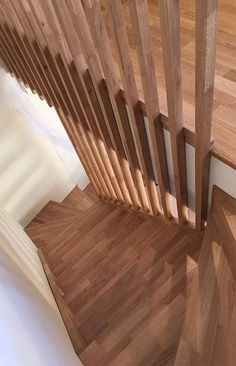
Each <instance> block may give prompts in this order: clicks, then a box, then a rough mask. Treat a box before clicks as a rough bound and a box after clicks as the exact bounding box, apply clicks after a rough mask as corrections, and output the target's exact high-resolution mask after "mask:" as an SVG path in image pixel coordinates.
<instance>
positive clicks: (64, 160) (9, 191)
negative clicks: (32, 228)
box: [0, 63, 88, 226]
mask: <svg viewBox="0 0 236 366" xmlns="http://www.w3.org/2000/svg"><path fill="white" fill-rule="evenodd" d="M0 90H1V96H0V207H3V208H4V209H5V210H6V211H7V212H9V213H10V214H11V215H12V216H13V217H14V218H15V219H16V220H17V221H18V222H20V223H21V224H22V225H23V226H25V225H26V224H27V223H28V222H30V221H31V220H32V219H33V217H34V216H35V215H36V214H37V213H38V212H39V211H40V210H41V209H42V208H43V207H44V206H45V204H46V203H47V202H48V201H49V200H55V201H61V200H63V199H64V197H65V196H66V195H67V194H68V193H69V192H70V191H71V189H73V188H74V186H75V185H76V184H79V186H81V188H84V187H85V186H86V185H87V184H88V178H87V176H86V174H85V172H84V169H83V168H82V165H81V163H80V161H79V159H78V156H77V154H76V152H75V151H74V149H73V146H72V145H71V142H70V140H69V138H68V136H67V134H66V132H65V130H64V128H63V126H62V124H61V122H60V120H59V118H58V116H57V114H56V112H55V110H54V109H53V108H50V107H48V105H47V103H46V102H44V101H41V100H40V99H39V97H38V96H36V95H34V94H32V93H30V92H29V93H28V92H27V91H25V90H24V86H21V85H20V84H19V83H18V82H17V81H16V80H15V79H13V78H12V77H11V76H10V75H9V74H8V73H7V72H6V71H5V70H4V67H1V63H0Z"/></svg>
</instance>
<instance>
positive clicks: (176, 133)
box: [159, 0, 187, 224]
mask: <svg viewBox="0 0 236 366" xmlns="http://www.w3.org/2000/svg"><path fill="white" fill-rule="evenodd" d="M159 7H160V25H161V38H162V48H163V60H164V70H165V79H166V94H167V104H168V118H169V128H170V138H171V149H172V161H173V170H174V180H175V191H176V201H177V210H178V218H179V222H180V223H182V224H184V223H185V222H186V220H187V212H186V208H187V177H186V157H185V142H184V131H183V106H182V76H181V55H180V25H179V22H180V14H179V0H166V1H159Z"/></svg>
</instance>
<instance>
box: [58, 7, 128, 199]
mask: <svg viewBox="0 0 236 366" xmlns="http://www.w3.org/2000/svg"><path fill="white" fill-rule="evenodd" d="M53 4H54V7H55V10H56V12H57V14H58V16H59V18H60V23H61V24H62V26H63V30H64V34H65V37H66V39H67V43H68V45H69V48H70V51H71V54H72V56H73V58H74V60H75V65H76V67H77V68H78V69H79V72H80V74H82V77H83V79H84V83H85V85H86V88H87V90H88V91H89V92H90V97H91V100H92V101H93V105H95V104H98V105H97V108H96V114H97V115H98V116H99V124H100V128H101V130H102V131H101V133H102V134H103V136H104V139H105V141H106V142H107V144H108V146H110V154H111V158H112V163H113V167H114V169H115V170H116V174H117V179H118V181H119V183H120V187H121V190H122V193H123V195H124V197H125V201H126V202H127V203H128V204H130V203H131V200H130V195H129V192H128V190H127V186H126V183H127V185H128V184H129V182H130V181H129V180H127V179H126V177H127V169H129V167H128V165H127V163H126V164H123V160H125V159H126V157H125V156H122V157H121V158H120V156H119V155H120V154H122V151H123V146H122V141H121V139H120V136H119V131H117V127H116V121H115V118H114V113H113V110H112V107H111V103H110V99H109V95H108V92H107V88H106V86H105V84H104V80H103V75H102V73H101V69H100V65H99V62H98V60H97V56H96V53H95V52H94V53H93V55H92V56H91V52H92V43H91V37H90V34H89V31H88V27H87V29H86V28H85V26H86V24H84V20H85V22H86V19H85V17H84V18H82V15H83V13H82V12H83V9H82V12H79V18H78V19H77V18H76V17H75V14H74V12H73V10H72V6H68V8H67V6H66V4H65V3H64V2H63V1H60V2H59V1H53ZM69 5H71V4H70V3H69ZM76 6H77V7H78V6H81V3H80V2H76ZM71 19H72V20H73V22H72V21H71ZM77 21H78V26H79V29H78V27H77ZM73 25H74V26H73ZM71 36H72V37H71ZM84 37H85V38H86V42H85V44H84V42H83V41H84ZM74 42H76V45H77V49H75V47H74ZM80 43H82V45H83V46H85V47H83V51H84V54H85V57H86V61H87V63H88V67H89V73H90V76H91V78H90V76H89V75H88V72H83V70H82V68H81V65H80V63H79V62H78V61H77V52H79V50H78V45H80ZM91 91H93V93H91ZM117 132H118V134H117ZM117 144H118V146H119V149H118V148H117ZM114 149H116V152H115V151H114ZM118 153H119V154H118ZM118 158H119V160H118ZM120 164H121V168H120ZM128 174H129V178H130V173H128ZM124 178H125V180H124ZM133 204H134V205H135V203H134V202H133Z"/></svg>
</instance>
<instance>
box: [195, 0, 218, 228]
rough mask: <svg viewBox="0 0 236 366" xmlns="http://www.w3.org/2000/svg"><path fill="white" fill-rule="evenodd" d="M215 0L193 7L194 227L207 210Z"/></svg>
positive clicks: (213, 69) (213, 68) (214, 41)
mask: <svg viewBox="0 0 236 366" xmlns="http://www.w3.org/2000/svg"><path fill="white" fill-rule="evenodd" d="M217 10H218V1H217V0H207V1H198V2H197V6H196V70H195V78H196V81H195V90H196V92H195V93H196V103H195V136H196V137H195V138H196V145H195V154H196V155H195V156H196V159H195V172H196V181H195V187H196V188H195V192H196V204H195V206H196V208H195V210H196V226H197V228H198V229H201V228H202V227H204V220H206V218H207V209H208V185H209V175H210V150H211V123H212V108H213V93H214V78H215V57H216V27H217Z"/></svg>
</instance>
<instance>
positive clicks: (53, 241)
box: [27, 192, 202, 366]
mask: <svg viewBox="0 0 236 366" xmlns="http://www.w3.org/2000/svg"><path fill="white" fill-rule="evenodd" d="M83 193H84V192H83ZM71 194H72V196H71V197H70V195H69V196H68V197H67V198H66V200H65V202H63V203H62V211H63V205H66V206H70V203H72V202H73V206H71V208H72V211H71V213H72V215H71V220H69V221H68V216H69V214H68V211H67V212H66V215H65V217H64V218H62V217H61V216H60V219H59V218H58V223H56V222H55V221H51V220H50V218H53V217H54V215H53V214H52V212H50V216H48V222H47V223H45V222H44V223H39V222H38V219H37V218H36V219H35V220H36V222H35V224H34V225H32V224H31V225H30V227H29V228H28V229H27V232H28V234H29V235H30V237H32V239H33V241H34V242H35V244H36V245H38V246H39V247H40V248H41V250H42V252H43V255H44V258H45V261H46V263H47V265H48V268H49V269H50V271H51V273H52V275H53V277H54V280H55V283H56V286H57V287H59V288H60V293H61V294H63V301H64V303H66V306H68V307H69V309H70V312H71V314H72V316H73V320H74V321H75V322H76V327H77V330H79V332H80V334H81V336H82V337H83V339H84V341H85V348H84V350H83V351H82V352H81V353H80V355H79V357H80V359H81V361H82V362H83V364H84V365H85V366H86V365H88V366H94V365H97V366H98V365H99V366H102V365H103V366H105V365H107V366H108V365H132V366H133V365H140V366H141V365H152V364H158V365H173V362H174V358H175V353H176V350H177V345H178V340H179V337H180V333H181V328H182V323H183V319H184V315H185V309H186V302H187V298H188V296H189V293H190V288H191V283H192V279H193V276H194V274H195V272H196V269H197V263H196V261H197V257H198V252H199V249H200V245H201V241H202V233H200V232H198V231H195V230H191V229H187V228H185V227H182V226H179V225H176V224H173V222H168V221H165V220H163V219H161V218H160V217H156V218H153V217H151V216H147V215H144V214H141V213H137V212H135V211H131V210H129V209H123V208H120V207H118V206H117V205H114V204H111V203H108V202H104V201H97V202H95V203H94V205H93V206H90V207H88V209H87V210H85V211H84V213H83V214H82V215H81V207H80V204H79V203H80V199H79V195H78V196H77V195H76V197H78V201H77V202H76V205H75V201H74V198H75V195H74V194H73V192H72V193H71ZM75 207H76V208H77V209H78V215H79V216H78V218H79V219H77V220H76V219H75V216H74V209H75ZM52 209H53V206H52ZM57 214H58V209H57V210H56V211H55V215H56V216H57ZM44 217H45V216H44Z"/></svg>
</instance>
